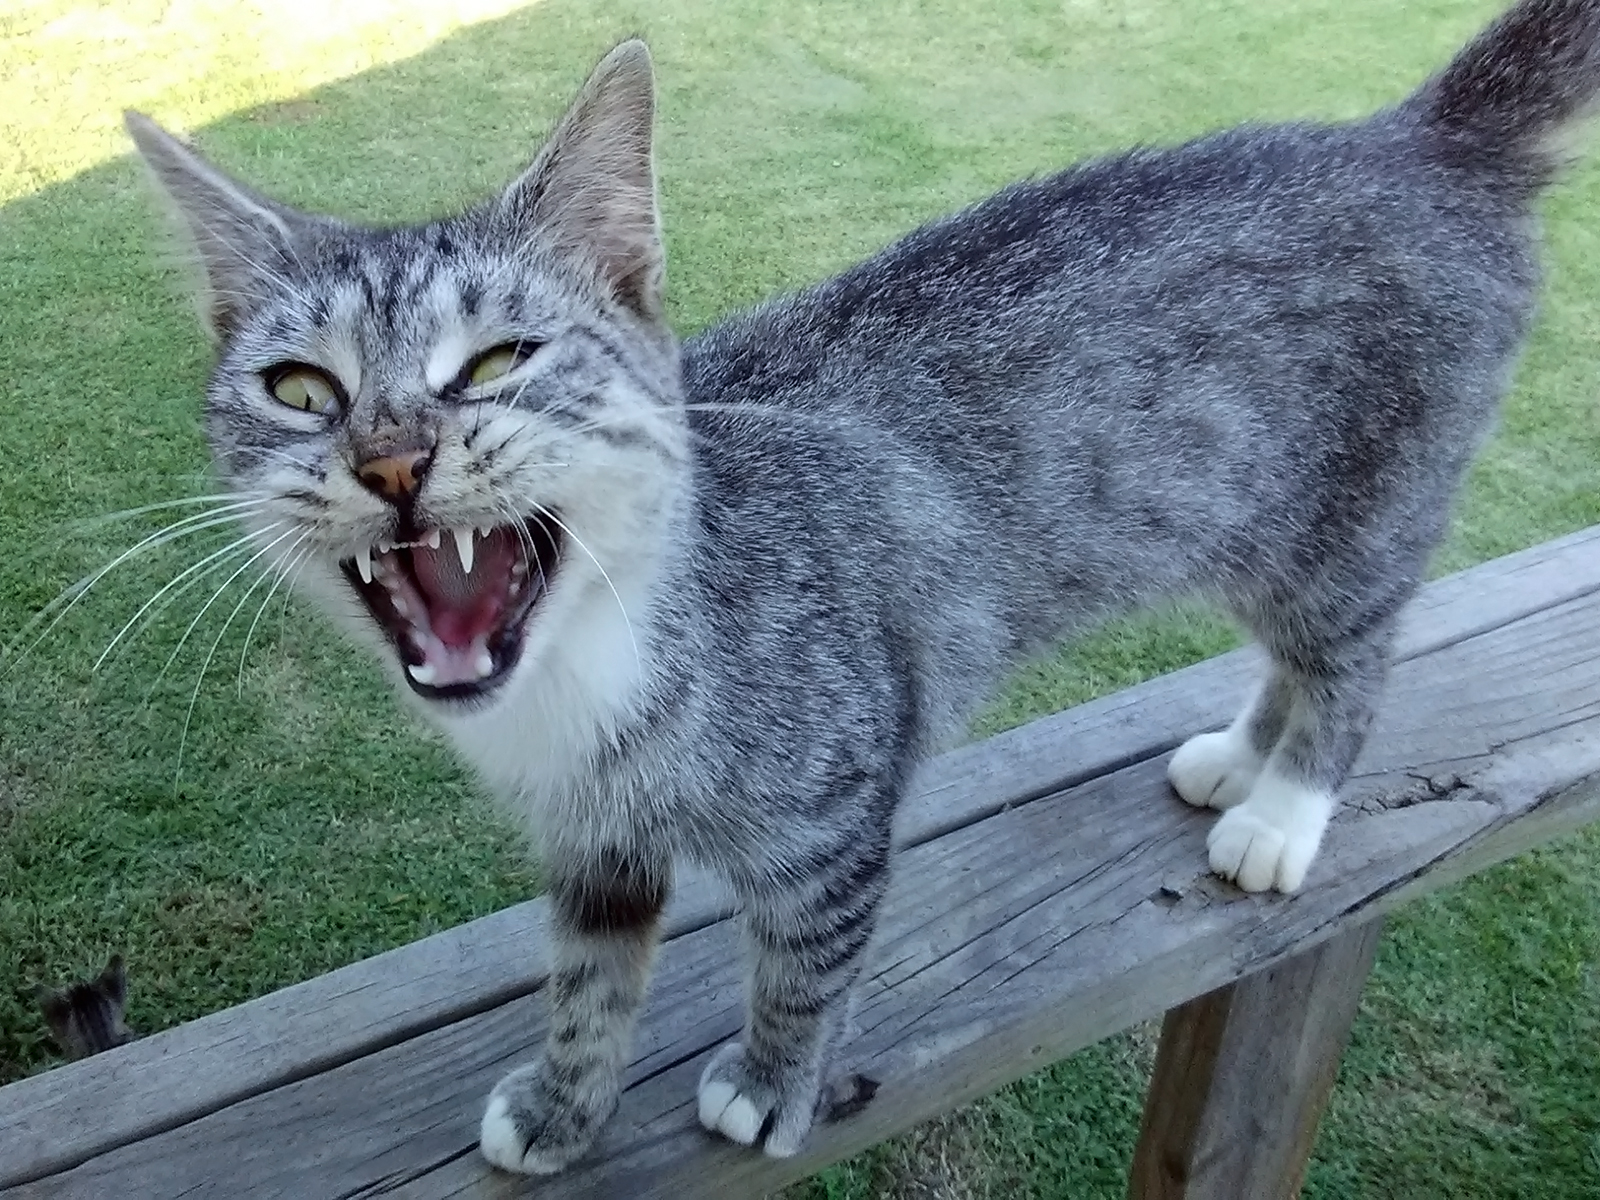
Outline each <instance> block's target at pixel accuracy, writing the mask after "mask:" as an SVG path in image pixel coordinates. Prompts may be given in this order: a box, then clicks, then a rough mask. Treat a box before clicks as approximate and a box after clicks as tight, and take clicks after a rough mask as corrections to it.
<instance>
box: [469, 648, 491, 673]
mask: <svg viewBox="0 0 1600 1200" xmlns="http://www.w3.org/2000/svg"><path fill="white" fill-rule="evenodd" d="M472 669H473V670H474V671H476V672H477V673H478V678H479V679H487V678H489V676H490V675H493V674H494V658H493V657H492V656H491V655H490V653H489V652H488V651H487V650H479V651H478V657H477V658H475V659H474V660H473V662H472Z"/></svg>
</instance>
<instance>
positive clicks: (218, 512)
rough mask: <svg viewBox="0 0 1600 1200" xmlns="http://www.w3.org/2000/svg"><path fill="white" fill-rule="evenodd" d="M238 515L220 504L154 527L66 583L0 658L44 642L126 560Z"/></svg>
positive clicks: (16, 655) (21, 654) (14, 655)
mask: <svg viewBox="0 0 1600 1200" xmlns="http://www.w3.org/2000/svg"><path fill="white" fill-rule="evenodd" d="M239 515H240V511H239V510H237V506H235V505H221V506H219V507H218V508H214V509H208V510H207V511H205V512H203V513H195V514H193V515H191V516H187V517H184V518H183V519H182V520H180V521H174V522H172V524H170V525H167V526H165V527H164V528H162V529H158V530H156V532H154V533H152V534H150V535H149V536H148V537H146V538H144V539H143V540H142V541H140V542H138V543H137V544H135V545H133V546H130V547H129V548H128V549H126V550H124V551H123V552H122V553H121V554H119V555H117V557H116V558H114V559H112V560H111V561H110V562H108V563H107V564H106V565H105V566H103V567H100V568H98V569H97V570H94V571H91V572H89V574H87V575H85V576H84V577H83V578H81V579H79V580H78V581H77V582H76V583H73V584H70V585H69V586H67V587H65V588H63V589H62V590H61V592H60V594H58V595H57V596H56V598H55V599H54V600H51V601H50V603H48V604H46V605H45V606H44V607H43V608H41V609H40V610H39V611H38V612H37V613H35V614H34V615H33V617H32V619H31V620H29V622H28V623H27V624H26V625H24V626H23V627H22V629H21V630H20V631H19V632H18V633H17V636H16V637H15V638H13V639H12V640H11V642H10V643H9V644H8V645H7V646H6V648H5V651H4V652H3V653H0V658H4V659H7V660H10V661H11V662H12V663H13V665H14V664H15V663H17V662H20V661H21V660H22V659H24V658H26V657H27V656H28V655H29V654H31V653H32V652H33V651H34V649H35V648H36V647H37V646H38V645H39V643H40V642H42V641H44V639H45V638H47V637H49V636H50V633H51V631H52V630H54V629H55V627H56V626H57V625H59V624H61V622H62V621H63V620H65V619H66V617H67V615H68V614H69V613H70V612H71V611H72V610H73V609H74V608H76V607H77V606H78V603H79V602H80V601H81V600H82V599H83V598H84V597H85V596H87V595H88V594H89V591H90V589H91V588H93V587H94V586H95V584H97V583H99V582H100V581H101V580H102V579H104V578H105V577H106V576H107V575H109V574H110V573H111V572H112V571H114V570H115V569H116V568H117V567H119V566H121V565H122V564H123V563H125V562H127V561H128V560H129V559H131V558H134V557H135V556H137V555H138V554H140V553H141V552H143V551H146V550H154V549H157V548H159V547H161V546H164V545H166V544H167V543H168V542H174V541H177V540H178V539H179V538H182V537H187V536H189V535H190V534H192V533H200V532H202V531H203V530H206V529H215V528H216V527H217V526H219V525H231V524H233V523H234V522H235V521H237V520H238V517H239ZM46 619H48V620H49V622H50V623H49V624H48V625H46V626H45V628H44V629H43V630H42V631H41V632H40V633H39V636H38V637H36V638H34V639H33V641H32V642H30V643H29V644H28V647H27V648H26V649H25V650H22V651H20V652H18V651H17V649H16V647H17V646H18V645H19V644H20V643H21V642H22V640H23V639H24V638H26V637H27V636H28V635H29V634H30V633H32V632H33V630H34V629H36V628H37V627H38V625H39V624H40V622H42V621H45V620H46Z"/></svg>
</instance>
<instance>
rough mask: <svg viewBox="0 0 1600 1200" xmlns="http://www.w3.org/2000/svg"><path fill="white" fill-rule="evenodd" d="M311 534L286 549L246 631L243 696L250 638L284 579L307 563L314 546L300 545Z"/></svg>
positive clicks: (241, 653) (241, 681)
mask: <svg viewBox="0 0 1600 1200" xmlns="http://www.w3.org/2000/svg"><path fill="white" fill-rule="evenodd" d="M310 535H311V530H309V529H307V530H305V531H303V532H302V533H301V534H300V536H299V537H298V538H296V539H295V540H294V541H293V542H292V543H291V544H290V546H289V549H288V550H286V551H284V556H285V560H284V563H283V566H281V567H280V568H278V573H277V578H276V579H274V580H273V581H272V586H271V587H270V588H268V589H267V594H266V595H265V596H263V597H262V599H261V607H260V608H258V609H256V615H255V619H254V620H252V621H251V622H250V628H249V629H247V630H246V631H245V635H244V648H243V649H242V650H240V651H239V689H238V692H237V694H238V695H239V696H241V697H242V696H243V695H244V663H245V659H246V658H248V657H249V656H250V639H251V638H253V637H255V635H256V626H257V625H259V624H261V617H262V614H263V613H265V612H266V611H267V605H269V604H271V603H272V596H273V593H275V592H276V591H277V590H278V589H279V588H280V587H282V586H283V581H284V580H285V579H289V578H290V574H289V573H290V571H293V572H295V573H296V574H298V573H299V570H300V568H301V567H303V566H304V565H305V560H306V559H308V558H310V557H311V553H312V548H311V547H310V546H301V545H300V543H301V542H303V541H305V539H306V538H307V537H309V536H310ZM290 586H291V587H292V586H293V584H292V583H291V584H290ZM254 590H255V587H254V586H253V585H252V587H251V589H250V591H254ZM249 594H250V592H246V593H245V595H246V596H248V595H249ZM284 603H285V604H286V605H287V603H288V593H287V592H285V593H284Z"/></svg>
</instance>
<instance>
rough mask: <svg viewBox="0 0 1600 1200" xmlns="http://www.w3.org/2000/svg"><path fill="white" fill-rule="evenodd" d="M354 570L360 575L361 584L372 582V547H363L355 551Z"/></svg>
mask: <svg viewBox="0 0 1600 1200" xmlns="http://www.w3.org/2000/svg"><path fill="white" fill-rule="evenodd" d="M356 570H357V571H358V572H360V574H361V582H362V583H371V582H372V547H371V546H363V547H361V549H359V550H357V551H356Z"/></svg>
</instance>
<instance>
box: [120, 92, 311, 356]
mask: <svg viewBox="0 0 1600 1200" xmlns="http://www.w3.org/2000/svg"><path fill="white" fill-rule="evenodd" d="M123 123H124V124H125V125H126V126H127V129H128V134H129V136H131V137H132V138H133V142H134V145H136V146H137V147H138V148H139V154H140V155H141V156H142V157H143V158H144V161H145V165H146V166H148V167H149V168H150V173H151V175H152V176H154V178H155V181H156V182H157V183H158V184H160V186H161V190H162V192H164V193H165V194H166V197H167V199H168V200H169V201H171V203H172V208H173V211H174V212H175V213H176V214H177V217H178V220H179V223H180V224H181V225H182V227H183V228H184V230H185V231H186V232H187V233H188V235H189V241H190V243H191V245H193V247H194V250H195V257H196V258H197V259H198V261H199V265H200V267H201V270H202V275H203V278H202V280H201V297H200V299H201V304H200V307H201V315H202V317H203V318H204V319H205V322H206V325H207V327H208V329H209V330H210V332H211V333H212V334H213V335H214V336H216V337H217V338H218V339H225V338H227V337H228V335H229V334H231V333H232V332H233V331H234V330H235V329H236V328H237V327H238V325H239V322H240V320H241V319H242V318H243V316H244V315H245V314H246V313H247V312H248V311H249V310H250V308H251V307H252V306H253V305H255V304H258V303H260V302H261V301H262V300H264V299H265V298H266V297H267V296H269V295H271V294H272V293H273V292H274V291H278V290H281V289H282V288H283V286H284V284H285V281H286V279H287V278H288V277H289V276H290V274H291V273H292V271H293V268H294V265H295V263H296V262H297V255H296V249H295V245H296V242H297V241H298V240H300V239H301V238H303V237H304V235H305V233H306V231H308V230H309V229H310V227H311V226H312V225H313V224H315V218H311V217H307V216H305V215H303V214H301V213H297V212H295V211H294V210H293V209H289V208H285V207H284V206H282V205H280V204H276V203H274V202H273V201H271V200H268V199H267V198H266V197H265V196H261V195H258V194H257V193H256V192H254V191H252V190H251V189H249V188H247V187H245V186H244V185H243V184H242V183H239V182H238V181H236V180H234V179H230V178H229V177H228V176H227V175H225V174H224V173H223V172H221V171H219V170H218V169H217V168H216V167H214V166H212V165H211V164H210V163H208V162H207V161H206V160H205V159H203V158H201V157H200V155H199V154H197V153H196V152H195V151H194V149H193V148H192V147H190V146H189V145H187V144H186V143H184V142H181V141H179V140H178V139H177V138H175V137H173V136H172V134H170V133H168V132H167V131H166V130H165V129H163V128H161V126H159V125H157V124H156V123H155V122H154V121H152V120H151V119H150V118H149V117H147V116H145V115H144V114H143V113H138V112H132V111H130V112H127V113H124V114H123Z"/></svg>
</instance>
